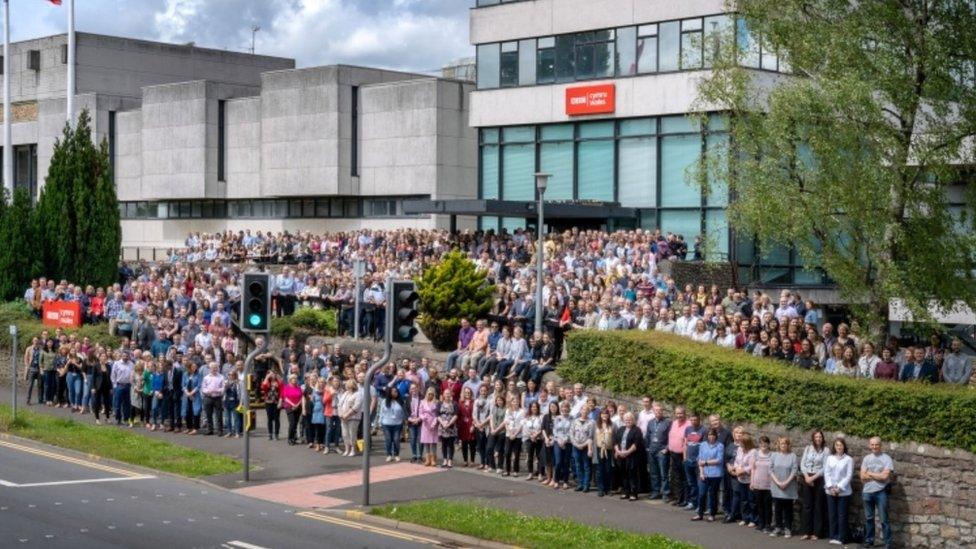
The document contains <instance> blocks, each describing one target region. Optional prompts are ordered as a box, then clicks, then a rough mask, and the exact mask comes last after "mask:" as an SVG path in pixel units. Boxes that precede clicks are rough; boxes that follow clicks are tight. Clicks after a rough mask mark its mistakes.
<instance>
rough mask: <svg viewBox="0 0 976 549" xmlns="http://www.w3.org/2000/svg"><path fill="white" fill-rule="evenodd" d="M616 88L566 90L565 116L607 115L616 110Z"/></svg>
mask: <svg viewBox="0 0 976 549" xmlns="http://www.w3.org/2000/svg"><path fill="white" fill-rule="evenodd" d="M616 99H617V87H616V86H615V85H614V84H599V85H596V86H580V87H577V88H566V114H568V115H569V116H580V115H583V114H608V113H612V112H614V111H615V110H616V108H617V104H616V103H617V101H616Z"/></svg>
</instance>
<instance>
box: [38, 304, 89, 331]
mask: <svg viewBox="0 0 976 549" xmlns="http://www.w3.org/2000/svg"><path fill="white" fill-rule="evenodd" d="M41 313H42V315H41V316H42V317H43V318H42V319H41V321H42V323H43V324H44V325H45V326H61V327H62V328H80V327H81V303H78V302H77V301H45V302H44V306H43V308H42V309H41Z"/></svg>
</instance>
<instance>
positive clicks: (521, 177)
mask: <svg viewBox="0 0 976 549" xmlns="http://www.w3.org/2000/svg"><path fill="white" fill-rule="evenodd" d="M726 124H727V119H726V118H725V117H724V116H717V115H716V116H711V117H710V118H709V121H708V125H707V127H706V128H701V127H700V124H699V122H698V120H697V119H695V118H688V117H684V116H673V117H670V116H669V117H660V118H635V119H626V120H616V121H614V120H605V121H594V122H582V123H567V124H552V125H545V126H512V127H506V128H483V129H482V130H481V164H480V166H481V174H480V196H481V198H485V199H503V200H534V199H535V190H534V189H535V183H534V179H533V177H534V176H533V174H535V173H536V172H538V171H541V172H545V173H548V174H551V176H552V177H551V178H550V180H549V186H548V188H547V190H546V199H547V200H554V201H557V200H590V201H600V202H619V203H620V205H621V206H627V207H635V208H657V207H697V206H703V205H704V206H719V207H722V206H725V205H726V204H727V201H728V191H727V188H726V186H725V185H724V184H723V183H722V182H719V181H714V182H711V183H710V184H709V185H708V186H707V192H706V190H705V189H703V188H702V186H701V185H699V184H697V183H691V182H690V179H691V172H692V171H693V169H694V168H696V167H697V166H698V165H699V163H700V162H701V161H702V160H703V158H705V155H707V154H708V152H709V151H714V154H720V153H721V152H724V150H725V149H726V144H727V143H728V134H727V133H725V130H726V129H727V128H726Z"/></svg>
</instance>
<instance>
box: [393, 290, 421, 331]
mask: <svg viewBox="0 0 976 549" xmlns="http://www.w3.org/2000/svg"><path fill="white" fill-rule="evenodd" d="M391 291H392V292H393V294H392V296H393V341H394V342H395V343H410V342H411V341H413V338H414V337H415V336H416V335H417V328H414V326H413V321H414V320H416V318H417V315H418V314H419V313H420V311H418V310H417V307H418V305H419V304H418V303H417V302H418V300H419V299H420V296H419V295H417V292H416V291H415V290H414V284H413V282H410V281H406V280H402V281H397V282H394V283H393V288H392V289H391Z"/></svg>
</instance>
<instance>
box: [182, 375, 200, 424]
mask: <svg viewBox="0 0 976 549" xmlns="http://www.w3.org/2000/svg"><path fill="white" fill-rule="evenodd" d="M202 384H203V375H201V372H200V371H199V367H198V366H197V363H196V362H193V361H192V360H191V361H189V362H187V370H186V374H185V375H184V376H183V387H182V388H181V389H182V394H183V415H184V417H186V434H188V435H195V434H197V431H198V430H199V429H200V413H201V411H202V409H203V397H202V396H201V395H200V386H201V385H202Z"/></svg>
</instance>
